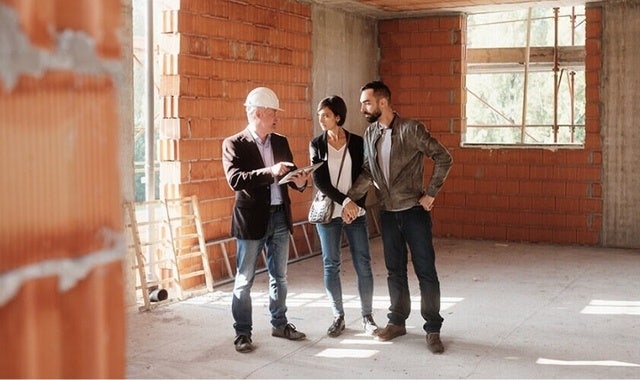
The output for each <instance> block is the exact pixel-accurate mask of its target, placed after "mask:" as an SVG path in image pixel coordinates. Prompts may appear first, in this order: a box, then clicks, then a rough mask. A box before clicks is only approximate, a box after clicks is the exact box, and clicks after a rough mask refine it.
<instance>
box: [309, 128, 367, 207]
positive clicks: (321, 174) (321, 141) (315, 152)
mask: <svg viewBox="0 0 640 380" xmlns="http://www.w3.org/2000/svg"><path fill="white" fill-rule="evenodd" d="M344 132H345V133H346V135H347V137H348V138H349V145H347V149H348V150H349V155H350V156H351V173H350V174H351V182H352V183H353V182H354V181H355V180H356V178H358V175H360V172H361V171H362V163H363V155H364V145H363V140H362V137H360V136H358V135H356V134H353V133H350V132H349V131H347V130H346V129H345V130H344ZM327 144H328V142H327V132H326V131H325V132H323V133H322V134H321V135H319V136H317V137H315V138H314V139H313V140H311V142H310V143H309V155H310V157H311V163H312V164H316V163H318V162H322V161H324V162H326V161H327V159H328V157H329V156H328V145H327ZM347 174H348V173H345V172H344V171H343V172H342V174H341V175H340V178H344V175H347ZM341 181H342V180H341ZM313 183H314V184H315V185H316V187H317V188H318V190H320V191H322V192H323V193H325V194H326V195H327V196H329V198H331V199H333V201H334V202H338V203H339V204H342V202H343V201H344V200H345V198H346V197H347V195H346V194H343V193H341V192H340V191H339V190H338V189H336V188H335V187H334V186H333V185H332V184H331V177H330V176H329V166H328V165H327V164H325V165H322V166H320V167H319V168H318V169H317V170H316V171H315V172H313ZM366 198H367V195H366V193H365V195H364V196H363V197H362V198H360V199H355V200H354V201H355V202H356V204H357V205H358V206H360V207H364V206H365V201H366Z"/></svg>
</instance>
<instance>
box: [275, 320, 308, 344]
mask: <svg viewBox="0 0 640 380" xmlns="http://www.w3.org/2000/svg"><path fill="white" fill-rule="evenodd" d="M271 336H275V337H278V338H286V339H289V340H300V339H304V338H305V337H306V335H305V334H304V333H303V332H300V331H297V330H296V326H294V325H293V323H287V325H286V326H284V328H282V329H277V328H275V327H273V328H272V329H271Z"/></svg>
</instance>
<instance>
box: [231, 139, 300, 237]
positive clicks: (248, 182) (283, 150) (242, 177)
mask: <svg viewBox="0 0 640 380" xmlns="http://www.w3.org/2000/svg"><path fill="white" fill-rule="evenodd" d="M271 149H272V150H273V159H274V162H275V163H278V162H281V161H289V162H293V154H292V153H291V149H290V148H289V142H288V141H287V138H286V137H284V136H282V135H279V134H277V133H272V134H271ZM222 165H223V167H224V172H225V174H226V177H227V182H228V183H229V186H231V188H232V189H233V190H234V191H235V202H234V205H233V214H232V217H231V236H234V237H236V238H238V239H251V240H257V239H261V238H263V237H264V235H265V234H266V233H267V225H268V223H269V212H270V211H269V208H270V205H271V187H270V186H271V184H272V183H273V182H274V181H278V180H279V178H274V177H273V176H272V175H271V169H270V168H268V167H265V164H264V161H263V160H262V156H261V155H260V151H259V150H258V147H257V146H256V143H255V141H254V140H253V136H251V132H250V131H249V129H248V128H245V129H244V130H243V131H242V132H240V133H237V134H235V135H233V136H230V137H227V138H226V139H224V141H223V142H222ZM287 185H289V186H291V187H292V188H294V189H297V187H296V185H295V183H293V182H289V183H288V184H287ZM287 185H280V190H281V192H282V200H283V201H284V208H285V214H286V216H287V225H288V227H289V231H290V232H292V230H293V224H292V217H291V199H290V198H289V192H288V191H287Z"/></svg>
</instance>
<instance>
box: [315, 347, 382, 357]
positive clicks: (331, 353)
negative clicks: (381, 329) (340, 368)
mask: <svg viewBox="0 0 640 380" xmlns="http://www.w3.org/2000/svg"><path fill="white" fill-rule="evenodd" d="M378 352H379V351H378V350H354V349H348V348H344V349H343V348H328V349H326V350H322V351H320V352H319V353H317V354H316V355H315V356H319V357H322V358H333V359H366V358H370V357H372V356H373V355H375V354H377V353H378Z"/></svg>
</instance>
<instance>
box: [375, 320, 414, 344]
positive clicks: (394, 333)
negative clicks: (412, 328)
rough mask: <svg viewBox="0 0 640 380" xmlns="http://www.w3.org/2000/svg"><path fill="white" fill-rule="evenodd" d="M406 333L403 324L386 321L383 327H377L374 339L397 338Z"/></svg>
mask: <svg viewBox="0 0 640 380" xmlns="http://www.w3.org/2000/svg"><path fill="white" fill-rule="evenodd" d="M406 333H407V329H406V327H404V326H398V325H394V324H393V323H388V324H387V326H386V327H385V328H383V329H378V331H377V333H376V336H375V340H380V341H383V342H385V341H387V340H391V339H393V338H397V337H399V336H402V335H405V334H406Z"/></svg>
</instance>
